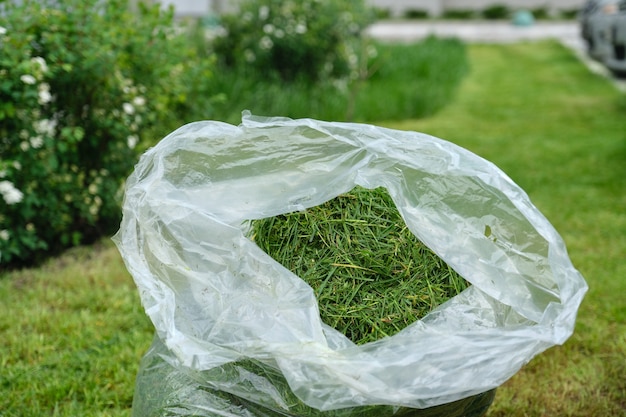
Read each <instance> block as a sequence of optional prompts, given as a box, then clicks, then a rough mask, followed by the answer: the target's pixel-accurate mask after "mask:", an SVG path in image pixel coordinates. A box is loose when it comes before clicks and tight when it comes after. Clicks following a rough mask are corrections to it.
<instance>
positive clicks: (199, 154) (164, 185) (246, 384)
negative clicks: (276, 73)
mask: <svg viewBox="0 0 626 417" xmlns="http://www.w3.org/2000/svg"><path fill="white" fill-rule="evenodd" d="M356 185H359V186H362V187H366V188H375V187H385V188H386V189H387V190H388V192H389V194H390V195H391V197H392V198H393V200H394V202H395V204H396V206H397V208H398V210H399V211H400V213H401V215H402V217H403V219H404V220H405V222H406V225H407V226H408V227H409V229H410V230H411V231H412V232H413V233H414V234H415V235H416V236H417V237H418V238H419V239H420V240H421V241H422V242H423V243H424V244H426V245H427V246H428V247H430V248H431V249H432V250H433V251H434V252H435V253H437V254H438V255H439V256H440V257H441V258H442V259H443V260H445V262H446V263H448V265H450V266H451V267H452V268H453V269H454V270H455V271H457V272H458V273H459V274H460V275H461V276H463V277H464V278H465V279H466V280H468V281H469V282H470V283H471V284H472V285H471V286H470V287H469V288H468V289H466V290H465V291H463V292H462V293H461V294H459V295H457V296H456V297H454V298H452V299H451V300H449V301H448V302H446V303H444V304H443V305H441V306H439V307H438V308H436V309H435V310H433V311H432V312H431V313H429V314H428V315H427V316H425V317H424V318H423V319H421V320H419V321H417V322H415V323H413V324H412V325H410V326H409V327H407V328H405V329H404V330H402V331H401V332H399V333H398V334H396V335H394V336H392V337H388V338H384V339H381V340H378V341H376V342H372V343H368V344H365V345H359V346H357V345H354V344H353V343H352V342H351V341H350V340H348V339H347V338H346V337H345V336H344V335H343V334H341V333H340V332H338V331H336V330H335V329H333V328H331V327H329V326H327V325H326V324H324V323H323V322H322V321H321V319H320V316H319V311H318V305H317V300H316V299H315V295H314V293H313V291H312V289H311V288H310V287H309V285H308V284H306V283H305V282H304V281H303V280H302V279H300V278H299V277H298V276H296V275H294V274H293V273H291V272H290V271H288V270H287V269H286V268H284V267H283V266H282V265H280V264H279V263H277V262H276V261H274V260H273V259H272V258H271V257H270V256H269V255H267V254H266V253H265V252H263V251H262V250H261V249H260V248H259V247H258V246H256V245H255V244H254V243H253V242H252V241H251V240H250V239H249V237H248V229H247V226H246V224H247V221H249V220H254V219H261V218H266V217H270V216H276V215H279V214H283V213H287V212H293V211H297V210H304V209H306V208H308V207H313V206H316V205H319V204H321V203H323V202H325V201H328V200H330V199H332V198H334V197H336V196H337V195H339V194H341V193H344V192H347V191H349V190H351V189H352V188H354V187H355V186H356ZM114 240H115V241H116V244H117V245H118V248H119V250H120V252H121V254H122V256H123V258H124V261H125V263H126V265H127V268H128V270H129V271H130V272H131V274H132V276H133V278H134V280H135V282H136V284H137V287H138V289H139V292H140V296H141V300H142V303H143V306H144V308H145V310H146V313H147V314H148V316H149V317H150V319H151V320H152V322H153V323H154V326H155V328H156V333H157V335H158V337H157V340H158V341H159V342H158V343H161V344H162V345H163V349H164V351H163V352H166V353H163V352H161V353H160V354H158V355H157V356H158V357H159V358H160V359H161V360H163V361H165V362H166V363H168V364H169V366H172V367H173V368H172V369H177V370H179V371H180V372H183V373H184V374H185V375H187V377H191V378H192V380H193V381H196V384H197V385H196V386H195V387H188V386H186V384H183V383H182V382H179V383H178V385H177V386H178V388H179V389H181V390H183V391H184V390H189V389H192V388H193V390H195V392H197V391H198V388H202V387H205V388H206V387H210V390H213V391H214V392H223V393H234V394H235V395H236V396H237V397H238V398H241V399H242V401H244V402H247V403H249V404H264V406H265V407H267V409H268V410H270V409H271V410H277V411H280V412H284V414H277V415H299V414H290V413H293V410H294V406H293V404H291V403H287V402H286V401H287V399H292V400H293V399H295V401H297V402H298V403H300V404H302V405H304V406H306V407H309V410H340V409H345V408H350V407H365V406H372V405H380V404H385V405H390V406H393V407H395V408H394V410H398V408H397V407H411V408H419V409H423V408H427V407H433V406H438V405H441V404H447V403H451V402H454V401H457V400H461V399H463V398H468V397H471V396H478V395H481V394H483V393H486V392H489V391H490V390H492V389H494V388H496V387H498V386H499V385H501V384H502V383H503V382H505V381H506V380H507V379H508V378H510V377H511V376H512V375H514V374H515V373H516V372H517V371H518V370H519V369H520V368H521V367H522V366H523V365H524V364H526V363H527V362H528V361H530V360H531V359H532V358H533V357H534V356H535V355H537V354H539V353H540V352H542V351H544V350H546V349H548V348H550V347H551V346H554V345H559V344H562V343H563V342H565V340H566V339H567V338H568V337H569V336H570V335H571V334H572V332H573V328H574V322H575V318H576V313H577V309H578V307H579V305H580V303H581V301H582V298H583V296H584V293H585V292H586V290H587V285H586V283H585V281H584V279H583V277H582V276H581V275H580V274H579V272H578V271H577V270H576V269H575V268H574V267H573V266H572V263H571V261H570V259H569V257H568V254H567V252H566V248H565V245H564V243H563V241H562V239H561V237H560V236H559V235H558V233H557V232H556V231H555V229H554V228H553V227H552V226H551V224H550V223H549V222H548V220H547V219H546V218H545V217H544V216H543V215H542V214H541V213H540V212H539V211H538V210H537V208H536V207H535V206H534V205H533V204H532V203H531V202H530V200H529V198H528V196H527V195H526V193H525V192H524V191H523V190H522V189H520V187H518V186H517V185H516V184H515V183H513V181H512V180H511V179H510V178H509V177H508V176H506V175H505V174H504V173H503V172H502V171H501V170H500V169H498V168H497V167H496V166H495V165H493V164H492V163H490V162H488V161H486V160H485V159H483V158H481V157H479V156H477V155H475V154H473V153H471V152H469V151H467V150H465V149H463V148H461V147H459V146H456V145H454V144H452V143H450V142H447V141H444V140H441V139H438V138H435V137H432V136H429V135H426V134H422V133H417V132H408V131H399V130H391V129H386V128H381V127H377V126H371V125H364V124H354V123H331V122H322V121H316V120H311V119H302V120H291V119H287V118H260V117H255V116H252V115H250V114H249V113H244V117H243V121H242V124H241V125H240V126H233V125H229V124H225V123H221V122H215V121H204V122H196V123H191V124H188V125H185V126H183V127H181V128H179V129H178V130H176V131H174V132H173V133H171V134H170V135H168V136H167V137H166V138H164V139H163V140H162V141H161V142H159V143H158V144H157V145H156V146H155V147H154V148H152V149H150V150H148V151H147V152H146V153H145V154H144V155H143V156H142V158H141V159H140V161H139V163H138V164H137V166H136V168H135V171H134V173H133V174H132V175H131V176H130V177H129V179H128V181H127V186H126V193H125V202H124V205H123V220H122V224H121V227H120V230H119V232H118V233H117V235H116V236H115V238H114ZM152 351H154V349H152ZM241 364H252V365H251V366H250V367H246V366H241ZM246 369H247V371H246ZM251 369H252V371H251ZM254 369H261V371H259V372H256V373H255V372H254ZM145 372H147V371H146V370H145V369H144V374H145ZM268 372H270V373H273V374H276V375H278V376H280V379H281V381H284V384H282V382H281V385H284V387H282V386H281V387H279V384H278V383H276V382H274V381H275V379H273V378H271V377H268ZM148 374H149V372H148ZM190 375H191V376H190ZM144 376H146V375H144ZM148 376H149V375H148ZM146 380H149V378H147V379H146ZM140 382H141V381H138V384H139V383H140ZM285 387H286V388H285ZM281 389H287V390H288V391H289V393H288V395H283V393H281V392H280V391H281ZM203 390H204V391H205V392H208V391H207V390H209V388H206V389H203ZM201 391H202V390H201ZM194 398H195V397H194ZM207 398H208V397H206V398H205V401H207V402H208V403H207V405H206V407H208V408H210V407H211V406H212V405H211V403H212V400H210V399H207ZM195 401H201V400H199V399H197V398H196V399H195ZM289 401H291V400H289ZM200 406H201V405H200ZM243 408H245V407H243ZM229 412H231V411H229ZM181 415H184V414H181ZM208 415H213V414H208ZM215 415H222V414H215ZM224 415H242V416H243V415H247V414H245V413H244V412H243V411H241V414H237V413H236V412H235V411H232V413H231V414H224ZM253 415H254V414H253ZM258 415H262V414H258ZM268 415H274V414H268ZM300 415H302V414H300ZM328 415H332V414H328ZM381 415H382V414H381Z"/></svg>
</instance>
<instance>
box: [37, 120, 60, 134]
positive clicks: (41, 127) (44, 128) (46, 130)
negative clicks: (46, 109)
mask: <svg viewBox="0 0 626 417" xmlns="http://www.w3.org/2000/svg"><path fill="white" fill-rule="evenodd" d="M33 127H34V128H35V132H37V133H39V134H40V135H46V136H54V132H55V130H56V127H57V122H56V120H54V119H41V120H37V121H36V122H35V123H33Z"/></svg>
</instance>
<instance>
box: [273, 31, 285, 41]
mask: <svg viewBox="0 0 626 417" xmlns="http://www.w3.org/2000/svg"><path fill="white" fill-rule="evenodd" d="M274 36H276V37H277V38H278V39H282V38H283V37H284V36H285V31H283V30H282V29H276V32H274Z"/></svg>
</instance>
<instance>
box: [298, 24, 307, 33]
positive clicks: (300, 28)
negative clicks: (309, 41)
mask: <svg viewBox="0 0 626 417" xmlns="http://www.w3.org/2000/svg"><path fill="white" fill-rule="evenodd" d="M296 33H298V34H300V35H303V34H305V33H306V25H305V24H304V23H298V24H297V25H296Z"/></svg>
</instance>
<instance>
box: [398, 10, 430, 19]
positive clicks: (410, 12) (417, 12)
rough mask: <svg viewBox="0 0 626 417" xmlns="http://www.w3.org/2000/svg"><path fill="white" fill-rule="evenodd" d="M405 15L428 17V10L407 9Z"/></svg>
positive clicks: (410, 17) (407, 16) (414, 17)
mask: <svg viewBox="0 0 626 417" xmlns="http://www.w3.org/2000/svg"><path fill="white" fill-rule="evenodd" d="M404 17H406V18H407V19H428V17H429V14H428V10H422V9H407V10H406V11H405V12H404Z"/></svg>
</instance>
